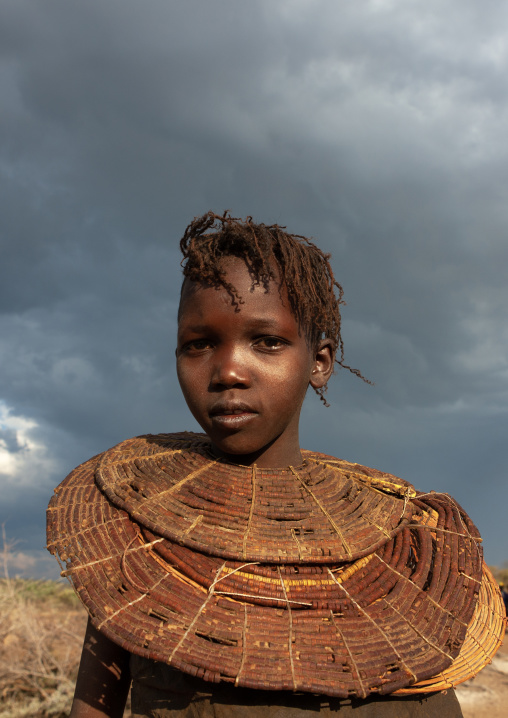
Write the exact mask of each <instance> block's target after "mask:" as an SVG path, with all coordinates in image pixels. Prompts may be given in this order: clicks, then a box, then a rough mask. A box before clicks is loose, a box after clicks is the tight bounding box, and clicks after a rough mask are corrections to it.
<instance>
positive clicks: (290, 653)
mask: <svg viewBox="0 0 508 718" xmlns="http://www.w3.org/2000/svg"><path fill="white" fill-rule="evenodd" d="M277 571H278V572H279V578H280V582H281V585H282V590H283V592H284V598H285V599H286V605H287V607H288V618H289V637H288V647H289V662H290V664H291V678H292V680H293V690H294V691H296V679H295V664H294V662H293V614H292V612H291V605H290V603H289V599H288V595H287V591H286V586H285V585H284V579H283V578H282V573H281V571H280V566H277Z"/></svg>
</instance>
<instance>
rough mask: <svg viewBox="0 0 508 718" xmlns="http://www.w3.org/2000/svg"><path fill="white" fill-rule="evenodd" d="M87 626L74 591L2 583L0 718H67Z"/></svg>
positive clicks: (56, 585) (35, 583) (50, 584)
mask: <svg viewBox="0 0 508 718" xmlns="http://www.w3.org/2000/svg"><path fill="white" fill-rule="evenodd" d="M85 625H86V614H85V611H84V610H83V609H82V608H81V607H80V606H79V605H78V603H77V600H76V599H75V597H74V594H73V592H72V590H71V589H70V588H68V587H66V586H65V585H63V584H60V583H56V582H54V581H42V582H41V581H25V580H14V579H10V578H8V577H6V578H4V579H3V580H0V717H1V718H25V716H26V718H28V717H29V716H30V718H49V717H50V716H51V718H64V716H67V715H68V713H69V710H70V705H71V702H72V696H73V693H74V682H75V680H76V674H77V670H78V664H79V658H80V653H81V644H82V641H83V633H84V630H85Z"/></svg>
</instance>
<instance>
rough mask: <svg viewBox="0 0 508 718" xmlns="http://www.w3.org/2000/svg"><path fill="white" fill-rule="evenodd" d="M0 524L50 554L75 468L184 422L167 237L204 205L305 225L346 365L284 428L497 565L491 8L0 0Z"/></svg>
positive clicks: (501, 379)
mask: <svg viewBox="0 0 508 718" xmlns="http://www.w3.org/2000/svg"><path fill="white" fill-rule="evenodd" d="M0 96H1V98H2V101H1V105H0V138H1V139H0V205H1V209H0V242H1V254H0V366H1V383H0V487H1V508H0V522H4V524H5V528H6V532H7V536H8V537H9V538H10V539H11V540H12V541H15V542H17V543H16V546H15V547H14V553H15V554H16V555H15V562H14V563H15V565H14V566H13V567H12V570H13V571H16V570H17V571H20V570H24V571H25V572H26V574H27V575H41V576H44V575H47V576H49V575H52V576H54V575H57V574H56V563H55V569H54V568H53V562H54V560H53V559H52V558H51V557H49V556H48V558H46V554H45V552H44V550H43V547H44V509H45V506H46V504H47V501H48V499H49V497H50V495H51V491H52V489H53V487H54V486H55V485H56V484H58V483H59V482H60V480H61V479H62V478H63V477H64V476H65V475H66V474H67V473H68V472H69V471H70V470H71V469H72V468H73V467H74V466H75V465H76V464H78V463H80V462H81V461H84V460H85V459H87V458H88V457H89V456H91V455H92V454H95V453H98V452H99V451H102V450H104V449H106V448H108V447H109V446H111V445H113V444H115V443H117V442H118V441H120V440H122V439H125V438H128V437H130V436H133V435H135V434H141V433H146V432H154V433H156V432H161V431H178V430H183V429H195V428H197V427H196V424H195V423H194V420H193V419H192V417H191V416H190V414H189V412H188V410H187V408H186V406H185V404H184V402H183V399H182V398H181V396H180V392H179V388H178V386H177V382H176V375H175V368H174V346H175V315H176V308H177V299H178V291H179V282H180V279H179V254H178V240H179V238H180V237H181V235H182V233H183V231H184V229H185V226H186V225H187V224H188V222H189V221H190V220H191V219H192V218H193V217H194V216H196V215H199V214H202V213H203V212H205V211H207V210H208V209H214V210H215V211H218V212H220V211H223V210H224V209H231V210H232V212H233V213H234V214H235V215H236V216H245V215H248V214H250V215H253V217H254V219H255V220H257V221H263V222H278V223H281V224H284V225H286V226H287V227H288V229H289V230H291V231H293V232H295V233H299V234H306V235H309V236H312V237H314V238H315V240H316V242H317V243H318V244H319V245H320V246H321V247H323V248H324V249H326V250H327V251H330V252H332V254H333V263H334V268H335V270H336V274H337V276H338V278H339V280H340V281H341V283H342V284H343V286H344V290H345V297H346V300H347V306H346V307H345V308H344V340H345V344H346V359H347V360H349V362H350V363H351V364H352V365H353V366H358V367H359V368H360V369H361V370H362V372H363V373H364V374H365V375H366V376H368V377H369V378H370V379H371V380H373V381H374V382H375V386H374V387H369V386H367V385H365V384H363V383H362V382H361V381H359V380H358V379H356V378H355V377H353V376H351V375H349V374H348V373H347V372H344V371H342V372H340V373H338V374H337V375H336V376H335V377H334V379H333V380H332V383H331V386H330V390H329V400H330V403H331V408H329V409H325V408H324V407H322V406H321V405H320V403H319V401H318V399H317V397H315V396H314V395H310V394H309V396H308V398H307V402H306V407H305V410H304V415H303V419H302V431H301V438H302V445H303V446H305V447H307V448H313V449H317V450H320V451H324V452H327V453H331V454H334V455H337V456H340V457H342V458H345V459H348V460H352V461H358V462H360V463H364V464H367V465H371V466H375V467H377V468H380V469H383V470H385V471H389V472H391V473H394V474H397V475H399V476H402V477H404V478H405V479H408V480H409V481H411V482H413V483H414V484H416V486H417V487H418V488H419V489H421V490H431V489H435V490H443V491H447V492H449V493H451V494H453V495H454V496H455V497H456V498H457V499H458V500H459V502H460V503H462V504H463V505H464V506H465V507H466V508H467V509H468V510H469V512H470V514H471V515H472V517H473V519H474V520H475V521H476V523H477V524H478V526H479V528H480V530H481V532H482V534H483V535H484V538H485V548H486V558H487V560H488V561H489V562H490V563H494V564H501V563H502V562H503V561H505V560H508V546H507V540H506V536H507V520H508V517H507V506H508V488H507V487H508V481H507V476H506V466H507V459H506V443H507V442H506V434H507V431H506V428H507V418H508V417H507V413H508V409H507V407H508V403H507V400H508V362H507V356H508V329H507V323H506V307H507V305H508V282H507V281H506V273H507V261H508V239H507V229H508V201H507V190H508V142H507V141H506V136H507V113H508V5H507V3H506V2H503V0H483V2H481V3H480V2H477V0H425V1H423V0H370V1H367V0H365V1H362V0H358V1H357V2H351V1H350V0H280V1H279V0H248V1H247V0H243V1H242V0H214V2H210V1H209V0H185V2H183V1H176V0H173V1H172V0H150V1H149V2H143V1H142V0H138V1H137V2H134V1H133V0H86V2H85V1H84V0H83V2H75V3H69V2H68V1H67V0H3V2H2V3H1V5H0Z"/></svg>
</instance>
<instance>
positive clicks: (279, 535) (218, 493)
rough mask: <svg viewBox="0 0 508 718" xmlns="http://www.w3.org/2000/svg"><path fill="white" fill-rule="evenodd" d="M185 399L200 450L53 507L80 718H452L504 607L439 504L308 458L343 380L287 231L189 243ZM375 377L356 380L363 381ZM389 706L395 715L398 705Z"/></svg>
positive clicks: (337, 295)
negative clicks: (334, 378)
mask: <svg viewBox="0 0 508 718" xmlns="http://www.w3.org/2000/svg"><path fill="white" fill-rule="evenodd" d="M181 249H182V252H183V256H184V261H183V273H184V282H183V286H182V293H181V301H180V308H179V313H178V344H177V350H176V359H177V370H178V378H179V381H180V385H181V388H182V391H183V394H184V396H185V399H186V401H187V404H188V406H189V408H190V410H191V412H192V413H193V415H194V417H195V418H196V420H197V421H198V423H199V424H200V425H201V427H202V428H203V431H204V432H205V433H204V434H191V433H186V432H184V433H179V434H161V435H158V436H151V435H148V436H142V437H137V438H134V439H130V440H128V441H125V442H123V443H121V444H119V445H118V446H116V447H114V448H113V449H110V450H109V451H106V452H104V453H103V454H100V455H99V456H96V457H94V458H92V459H90V460H89V461H88V462H86V463H85V464H82V465H81V466H79V467H78V468H77V469H75V470H74V471H73V472H72V473H71V474H70V475H69V476H68V477H67V479H65V481H64V482H63V483H62V484H61V485H60V486H59V487H58V489H57V490H56V494H55V496H54V497H53V499H52V501H51V503H50V506H49V509H48V548H49V550H50V551H51V552H52V553H54V554H56V555H58V556H59V558H60V559H61V560H62V561H63V562H65V563H66V564H67V568H66V570H65V571H64V572H63V575H66V576H68V577H69V578H70V580H71V581H72V583H73V585H74V587H75V589H76V591H77V592H78V594H79V596H80V598H81V599H82V601H83V603H84V604H85V606H86V608H87V610H88V612H89V615H90V619H89V624H88V629H87V633H86V636H85V643H84V648H83V655H82V660H81V665H80V669H79V675H78V680H77V686H76V694H75V700H74V704H73V708H72V713H71V716H72V718H84V717H86V718H89V717H92V716H93V717H98V716H110V717H114V716H121V715H122V714H123V709H124V705H125V699H126V696H127V692H128V689H129V686H130V684H131V682H132V710H133V716H135V717H136V718H141V716H153V717H157V718H169V717H170V716H203V718H204V717H206V716H216V717H217V718H234V717H236V716H244V715H246V714H247V715H249V716H251V717H252V718H256V717H257V716H263V718H266V716H267V715H269V716H297V717H300V718H303V717H304V716H311V715H315V713H316V712H320V713H322V714H323V715H325V716H327V715H331V714H332V713H333V714H334V713H336V711H337V710H340V711H343V712H344V714H345V715H348V714H350V713H352V712H354V714H355V715H356V716H357V717H358V718H362V717H366V716H367V717H368V716H372V717H373V716H376V718H380V717H381V718H382V717H383V716H440V718H442V716H447V717H449V718H453V717H454V716H460V715H461V712H460V708H459V706H458V703H457V700H456V698H455V694H454V692H453V690H448V691H447V692H446V691H443V689H446V688H452V687H453V685H454V684H456V683H457V682H460V680H464V679H465V678H468V677H471V675H473V674H474V673H476V672H477V671H478V670H480V668H481V667H483V665H485V663H486V662H487V661H488V660H489V659H490V657H491V656H492V655H493V653H494V652H495V650H496V649H497V647H498V646H499V643H500V641H501V636H502V633H503V628H504V623H503V611H502V605H501V601H500V597H499V596H498V594H496V593H495V591H494V588H493V586H494V585H495V584H494V583H493V581H492V579H491V577H489V574H488V572H485V571H484V572H483V578H482V556H481V548H480V544H479V542H480V538H479V535H478V532H477V530H476V528H475V527H474V525H473V524H472V523H471V521H470V519H469V518H468V516H467V515H466V514H465V513H464V511H463V510H462V509H461V508H460V507H459V506H458V505H457V503H456V502H455V501H453V499H451V498H450V497H449V496H447V495H444V494H436V493H431V494H419V493H418V492H416V491H415V490H414V489H413V487H412V486H411V485H410V484H408V483H407V482H405V481H403V480H401V479H398V478H396V477H394V476H390V475H388V474H384V473H382V472H380V471H376V470H373V469H368V468H366V467H363V466H359V465H358V464H351V463H349V462H347V461H341V460H339V459H335V458H333V457H331V456H325V455H323V454H317V453H314V452H310V451H302V450H301V449H300V443H299V436H298V424H299V416H300V410H301V406H302V403H303V400H304V398H305V394H306V392H307V389H308V387H309V386H311V387H312V388H313V389H314V390H315V391H316V392H317V393H318V394H319V395H320V397H321V399H322V400H323V401H324V403H326V402H325V400H324V392H325V390H326V386H327V382H328V379H329V378H330V376H331V374H332V373H333V367H334V361H337V363H338V364H339V365H340V366H341V367H344V368H346V369H349V370H350V371H353V372H354V373H355V374H357V375H359V376H361V375H360V374H359V372H357V371H356V370H353V369H351V368H350V367H349V366H347V365H346V364H345V362H344V352H343V344H342V337H341V317H340V311H339V309H340V304H341V298H342V289H341V287H340V285H339V284H337V283H336V282H335V279H334V276H333V272H332V269H331V266H330V264H329V261H328V256H327V255H325V254H323V252H321V251H320V250H319V249H318V248H317V247H316V246H315V245H314V244H312V243H311V242H310V241H309V240H307V239H306V238H304V237H299V236H294V235H290V234H288V233H286V232H285V231H284V229H283V228H281V227H278V226H271V227H268V226H265V225H262V224H260V225H258V224H254V223H253V222H252V219H251V218H250V217H249V218H247V220H245V221H241V220H237V219H233V218H231V217H229V216H228V215H227V214H225V215H224V216H222V217H221V216H217V215H215V214H213V213H211V212H210V213H208V214H206V215H204V216H203V217H201V218H199V219H196V220H195V221H194V222H192V223H191V224H190V225H189V227H188V228H187V230H186V232H185V235H184V237H183V239H182V241H181ZM362 378H363V377H362ZM389 694H392V695H389Z"/></svg>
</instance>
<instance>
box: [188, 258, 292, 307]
mask: <svg viewBox="0 0 508 718" xmlns="http://www.w3.org/2000/svg"><path fill="white" fill-rule="evenodd" d="M221 264H222V268H223V271H224V274H223V277H222V278H223V281H224V284H225V285H226V286H224V285H223V284H216V285H214V284H211V283H209V282H199V281H193V280H190V279H188V278H185V279H184V281H183V284H182V290H181V295H180V306H179V309H178V319H179V321H180V320H181V318H182V316H183V315H184V313H185V312H186V311H188V310H189V309H190V308H191V307H192V308H193V309H195V308H196V306H197V305H198V304H204V305H205V306H206V304H207V303H210V302H211V303H213V304H216V303H217V302H218V301H220V302H222V303H224V304H225V305H226V306H229V307H231V308H232V309H233V310H235V311H236V312H241V310H242V308H246V307H247V306H249V305H252V304H257V305H262V304H265V305H268V304H269V305H270V307H271V308H272V310H274V309H276V308H277V307H278V308H280V311H288V310H289V306H290V305H289V301H288V297H287V291H286V288H285V286H284V283H283V282H282V283H281V282H280V280H279V279H278V275H277V273H276V272H274V275H275V276H274V277H273V278H272V279H268V280H266V281H260V280H258V279H257V278H256V276H255V275H254V273H253V272H252V271H251V270H250V269H249V267H248V265H247V263H246V262H245V261H244V260H243V259H241V258H239V257H225V258H224V260H222V262H221ZM263 300H265V301H263Z"/></svg>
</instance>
